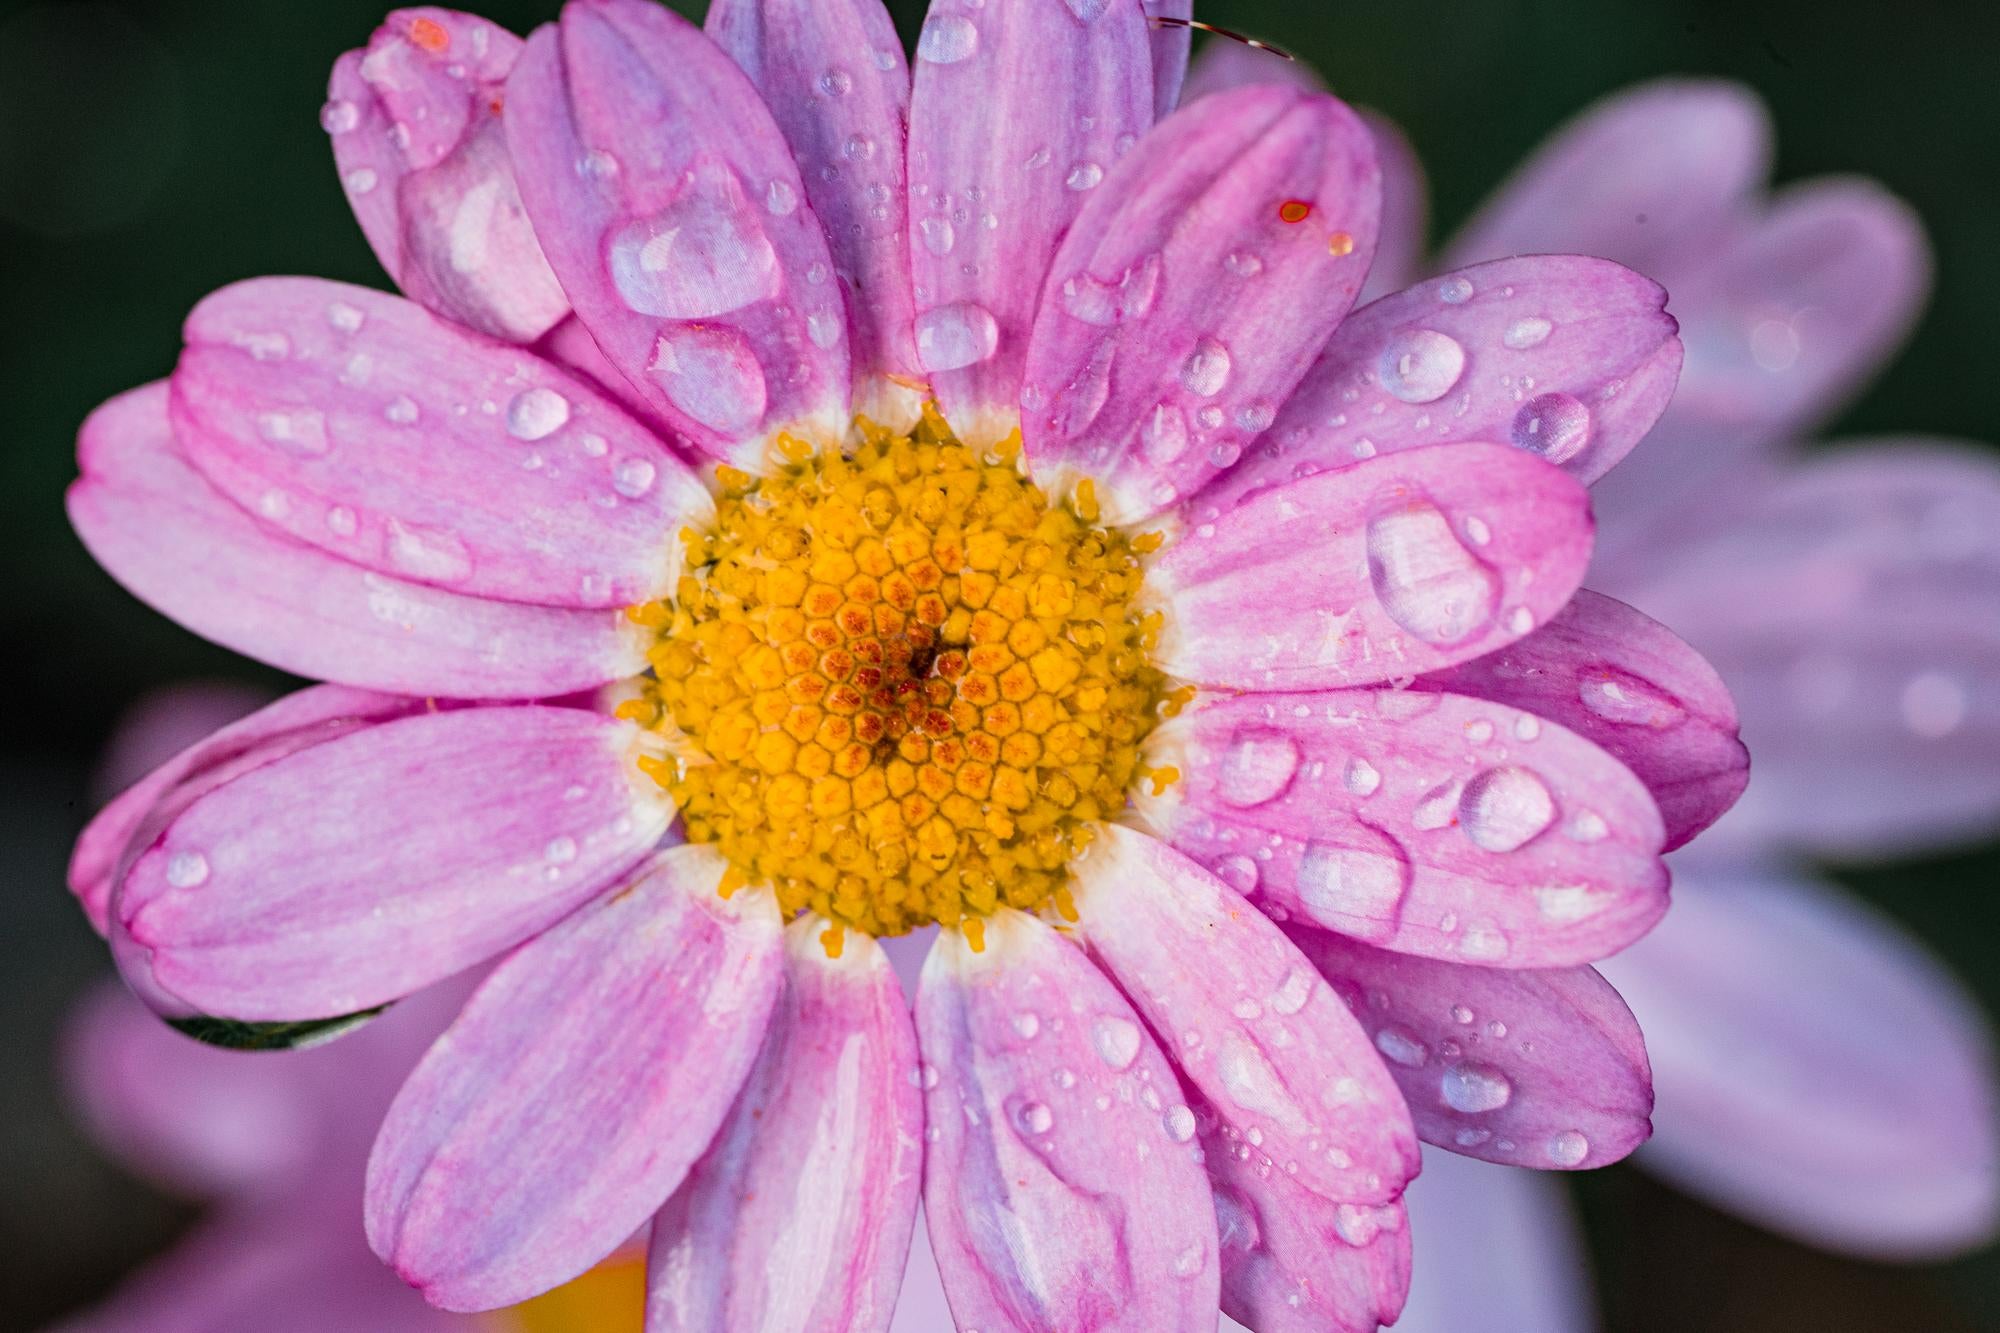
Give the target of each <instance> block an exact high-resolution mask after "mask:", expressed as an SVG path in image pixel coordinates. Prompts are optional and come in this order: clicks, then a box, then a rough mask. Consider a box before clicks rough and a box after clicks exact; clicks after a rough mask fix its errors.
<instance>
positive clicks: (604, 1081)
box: [367, 847, 783, 1310]
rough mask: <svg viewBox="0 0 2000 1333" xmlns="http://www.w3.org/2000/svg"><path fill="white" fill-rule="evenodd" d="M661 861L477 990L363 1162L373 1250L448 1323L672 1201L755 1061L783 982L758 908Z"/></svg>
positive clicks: (764, 908)
mask: <svg viewBox="0 0 2000 1333" xmlns="http://www.w3.org/2000/svg"><path fill="white" fill-rule="evenodd" d="M724 868H725V867H724V864H723V862H722V859H721V857H719V856H718V855H716V853H715V852H714V850H713V849H711V848H704V847H677V848H675V849H673V850H672V851H669V852H666V853H664V854H662V855H661V856H660V857H659V858H657V859H656V860H655V861H653V862H652V863H651V864H650V866H648V867H647V868H646V869H645V870H644V872H643V873H642V874H641V875H639V877H638V878H637V879H636V880H635V882H633V883H632V884H631V885H630V887H628V888H626V889H624V890H623V891H621V892H619V893H616V894H613V895H610V896H608V897H606V898H604V899H603V900H601V901H599V902H597V903H595V904H593V905H592V906H591V907H589V908H587V909H586V910H584V911H581V912H578V913H577V914H576V915H575V916H573V917H571V918H570V919H569V920H568V921H565V922H563V923H562V924H561V925H559V926H557V927H555V928H554V929H553V930H550V931H549V932H548V933H547V934H545V935H543V936H542V937H541V938H539V939H536V940H534V941H533V942H532V943H530V944H528V945H527V946H526V947H524V948H522V949H521V950H520V951H519V952H517V953H515V954H514V955H513V956H512V957H511V958H509V959H508V960H507V961H506V962H504V963H502V964H501V965H500V966H499V967H498V968H496V969H495V970H494V972H493V975H492V976H491V977H490V978H488V979H487V981H486V983H485V984H484V985H482V986H481V987H480V988H479V990H478V992H477V993H476V994H475V995H474V996H473V997H472V1001H471V1003H470V1004H468V1005H467V1006H466V1009H465V1013H464V1014H463V1015H462V1016H460V1018H459V1020H458V1021H457V1022H456V1023H454V1024H452V1026H451V1028H450V1030H449V1031H447V1032H446V1033H445V1035H444V1036H443V1037H441V1038H439V1039H438V1043H437V1044H436V1045H435V1046H433V1047H432V1048H431V1050H430V1054H429V1055H427V1056H425V1057H424V1059H423V1062H422V1063H421V1064H419V1065H418V1066H417V1070H416V1072H415V1073H414V1074H412V1075H411V1076H410V1080H409V1082H408V1083H406V1084H404V1085H403V1091H402V1092H401V1093H400V1094H399V1095H398V1096H397V1098H396V1102H395V1105H393V1106H392V1107H391V1108H390V1110H389V1116H388V1119H387V1120H385V1121H384V1122H383V1125H382V1134H381V1137H380V1138H379V1139H377V1140H376V1144H375V1152H374V1155H373V1156H372V1157H370V1159H369V1162H368V1201H367V1221H368V1243H369V1244H370V1245H371V1246H373V1247H374V1250H375V1252H376V1253H377V1254H379V1255H381V1256H382V1258H383V1260H384V1261H385V1262H387V1263H389V1264H390V1265H391V1266H393V1267H394V1268H395V1269H396V1271H397V1272H399V1273H401V1274H402V1275H403V1277H404V1279H405V1280H406V1281H408V1282H409V1283H410V1284H411V1285H412V1286H415V1287H417V1288H419V1289H420V1290H422V1292H423V1293H424V1296H425V1298H426V1299H427V1300H429V1301H430V1302H431V1303H432V1304H434V1305H439V1306H442V1307H444V1308H445V1309H447V1310H490V1309H494V1308H496V1307H498V1306H502V1305H508V1304H512V1303H514V1302H516V1301H522V1300H526V1299H527V1298H529V1297H531V1296H534V1295H537V1294H539V1293H541V1292H544V1291H547V1290H549V1289H551V1288H553V1287H556V1286H559V1285H561V1284H562V1283H563V1282H566V1281H568V1280H569V1279H571V1278H573V1277H576V1276H577V1275H578V1274H580V1273H582V1272H584V1271H585V1270H586V1269H588V1268H589V1267H590V1266H591V1265H592V1264H595V1263H596V1262H597V1261H598V1260H600V1259H602V1258H604V1257H605V1256H606V1255H608V1254H610V1253H611V1252H612V1251H613V1250H615V1249H617V1248H618V1246H619V1245H620V1244H621V1243H623V1242H624V1240H625V1239H626V1238H627V1237H628V1236H630V1235H631V1234H632V1233H633V1231H634V1230H636V1229H637V1228H638V1227H640V1226H641V1225H643V1224H644V1223H645V1221H646V1218H647V1217H648V1216H649V1215H651V1214H652V1212H653V1211H654V1210H655V1209H657V1208H658V1207H659V1206H660V1204H661V1202H662V1201H663V1200H664V1199H665V1198H666V1197H667V1196H668V1195H669V1194H671V1193H672V1192H673V1191H674V1189H675V1188H676V1187H677V1186H678V1185H679V1184H680V1182H681V1180H682V1178H683V1177H684V1176H685V1175H686V1173H687V1170H688V1168H689V1167H690V1166H691V1165H692V1164H693V1163H694V1161H695V1159H696V1158H697V1157H699V1156H700V1155H701V1152H702V1150H703V1148H705V1147H706V1146H707V1144H708V1141H709V1139H710V1138H711V1137H712V1136H713V1135H714V1133H715V1131H716V1129H717V1128H718V1127H719V1126H720V1125H721V1124H722V1122H723V1118H724V1116H725V1115H726V1114H727V1113H728V1111H729V1106H730V1103H731V1102H732V1101H734V1100H735V1097H736V1091H737V1089H738V1088H739V1087H740V1086H741V1085H742V1083H743V1079H744V1077H745V1075H747V1074H748V1073H749V1072H750V1067H751V1065H752V1064H753V1063H754V1062H755V1060H756V1058H757V1049H758V1044H759V1042H760V1041H761V1039H762V1037H763V1033H764V1026H765V1021H766V1019H767V1018H768V1017H769V1015H770V1012H771V1007H772V1003H773V1001H774V999H775V998H776V996H777V992H778V987H779V985H780V982H781V980H782V975H783V961H782V958H783V945H782V942H781V933H780V930H779V925H778V914H777V912H776V910H775V904H774V903H773V902H772V900H771V896H770V894H769V893H768V892H767V891H765V890H761V889H743V890H739V891H738V892H737V893H736V894H734V895H733V896H731V897H729V898H726V899H725V898H724V897H722V896H721V895H720V894H719V893H717V892H716V888H717V885H718V884H719V883H720V882H721V879H722V875H723V871H724Z"/></svg>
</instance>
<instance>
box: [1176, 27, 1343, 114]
mask: <svg viewBox="0 0 2000 1333" xmlns="http://www.w3.org/2000/svg"><path fill="white" fill-rule="evenodd" d="M1264 84H1277V85H1279V86H1281V87H1286V88H1296V89H1298V90H1299V91H1300V92H1307V93H1323V92H1325V91H1326V80H1324V79H1322V78H1321V77H1320V76H1319V71H1318V70H1315V69H1314V68H1313V67H1312V66H1311V65H1310V64H1308V63H1306V62H1305V61H1303V60H1287V59H1285V58H1284V57H1283V56H1280V55H1276V54H1274V53H1272V52H1271V51H1268V50H1265V49H1263V48H1261V47H1255V46H1251V45H1249V44H1247V43H1245V42H1232V41H1228V40H1225V39H1221V38H1216V39H1212V40H1209V41H1207V42H1204V43H1203V44H1202V48H1201V54H1200V55H1198V56H1196V57H1195V59H1194V63H1193V65H1191V66H1190V67H1189V69H1188V76H1187V86H1186V87H1185V88H1183V89H1182V90H1181V101H1180V104H1181V105H1182V106H1186V105H1187V104H1188V103H1190V102H1192V101H1194V100H1196V99H1197V98H1202V97H1208V96H1210V95H1212V94H1214V93H1222V92H1228V91H1230V90H1231V89H1233V88H1249V87H1258V86H1262V85H1264Z"/></svg>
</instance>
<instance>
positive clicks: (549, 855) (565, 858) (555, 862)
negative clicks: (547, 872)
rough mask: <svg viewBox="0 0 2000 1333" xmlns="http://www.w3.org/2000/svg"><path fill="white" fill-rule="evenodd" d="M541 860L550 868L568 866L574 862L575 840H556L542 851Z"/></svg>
mask: <svg viewBox="0 0 2000 1333" xmlns="http://www.w3.org/2000/svg"><path fill="white" fill-rule="evenodd" d="M542 859H543V860H545V861H547V862H548V863H549V864H550V865H552V866H561V865H568V864H569V863H570V862H571V861H574V860H576V839H575V838H556V839H554V840H553V841H551V842H550V843H549V845H548V846H547V847H544V848H543V849H542Z"/></svg>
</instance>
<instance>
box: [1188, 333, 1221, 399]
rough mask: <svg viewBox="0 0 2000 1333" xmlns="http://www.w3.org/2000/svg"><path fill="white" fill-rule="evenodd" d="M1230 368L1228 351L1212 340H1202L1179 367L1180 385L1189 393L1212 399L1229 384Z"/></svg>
mask: <svg viewBox="0 0 2000 1333" xmlns="http://www.w3.org/2000/svg"><path fill="white" fill-rule="evenodd" d="M1230 366H1231V362H1230V357H1229V349H1228V348H1227V347H1224V346H1223V345H1222V344H1221V343H1219V342H1217V341H1216V340H1215V339H1213V338H1203V339H1202V340H1201V341H1200V342H1198V343H1196V344H1195V348H1194V351H1193V353H1192V354H1190V355H1189V357H1188V359H1187V360H1186V361H1185V362H1184V363H1183V364H1182V365H1181V384H1182V386H1183V387H1185V388H1186V389H1187V391H1188V392H1189V393H1192V394H1198V395H1200V396H1201V397H1203V398H1213V397H1215V395H1216V394H1218V393H1221V392H1222V386H1223V385H1225V384H1227V383H1229V371H1230Z"/></svg>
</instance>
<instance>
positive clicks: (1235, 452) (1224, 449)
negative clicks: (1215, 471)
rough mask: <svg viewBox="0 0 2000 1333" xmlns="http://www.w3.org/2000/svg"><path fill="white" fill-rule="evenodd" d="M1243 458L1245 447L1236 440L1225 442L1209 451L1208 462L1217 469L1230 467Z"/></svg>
mask: <svg viewBox="0 0 2000 1333" xmlns="http://www.w3.org/2000/svg"><path fill="white" fill-rule="evenodd" d="M1241 457H1243V446H1242V445H1240V444H1238V443H1236V441H1234V440H1223V441H1222V442H1220V443H1219V444H1217V445H1215V447H1214V448H1212V449H1210V450H1209V451H1208V461H1209V462H1210V463H1211V464H1213V465H1214V466H1216V467H1219V468H1220V467H1230V466H1232V465H1234V463H1235V462H1236V460H1237V459H1239V458H1241Z"/></svg>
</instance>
